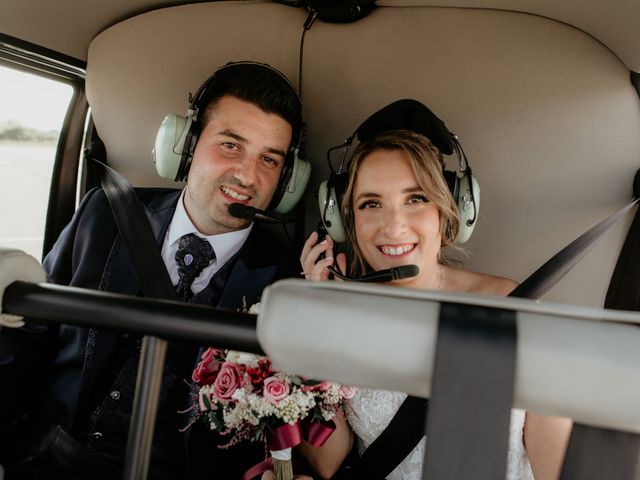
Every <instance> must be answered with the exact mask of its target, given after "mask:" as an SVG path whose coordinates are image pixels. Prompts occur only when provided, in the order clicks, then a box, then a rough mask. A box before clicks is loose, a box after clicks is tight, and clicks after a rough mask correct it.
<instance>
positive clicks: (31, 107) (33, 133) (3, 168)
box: [0, 66, 73, 259]
mask: <svg viewBox="0 0 640 480" xmlns="http://www.w3.org/2000/svg"><path fill="white" fill-rule="evenodd" d="M72 95H73V87H71V86H70V85H68V84H65V83H62V82H58V81H55V80H52V79H49V78H45V77H42V76H39V75H34V74H30V73H25V72H23V71H18V70H15V69H12V68H7V67H3V66H0V106H1V107H0V219H1V221H0V246H9V247H14V248H19V249H22V250H24V251H26V252H28V253H29V254H31V255H33V256H34V257H35V258H37V259H40V258H41V256H42V246H43V239H44V228H45V219H46V215H47V205H48V201H49V190H50V184H51V174H52V172H53V166H54V163H55V158H56V148H57V145H58V139H59V137H60V131H61V130H62V124H63V122H64V118H65V114H66V112H67V109H68V107H69V102H70V100H71V97H72Z"/></svg>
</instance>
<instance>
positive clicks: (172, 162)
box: [153, 113, 191, 180]
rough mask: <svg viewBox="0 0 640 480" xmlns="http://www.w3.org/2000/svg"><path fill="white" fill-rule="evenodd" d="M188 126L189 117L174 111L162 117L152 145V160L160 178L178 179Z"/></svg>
mask: <svg viewBox="0 0 640 480" xmlns="http://www.w3.org/2000/svg"><path fill="white" fill-rule="evenodd" d="M190 127H191V119H190V118H189V117H183V116H181V115H176V114H175V113H170V114H169V115H167V116H166V117H164V120H163V121H162V124H161V125H160V128H159V129H158V133H157V134H156V140H155V143H154V147H153V162H154V163H155V165H156V171H157V172H158V175H160V176H161V177H162V178H167V179H169V180H176V179H178V173H179V170H180V164H181V163H182V151H183V149H184V142H185V140H186V138H187V134H188V131H189V129H190Z"/></svg>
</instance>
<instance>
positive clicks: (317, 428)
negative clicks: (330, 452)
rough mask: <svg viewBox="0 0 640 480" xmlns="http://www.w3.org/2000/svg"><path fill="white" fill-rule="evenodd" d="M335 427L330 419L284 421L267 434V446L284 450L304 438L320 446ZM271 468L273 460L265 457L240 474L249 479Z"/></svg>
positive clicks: (245, 479) (243, 479) (270, 448)
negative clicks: (293, 422) (292, 422)
mask: <svg viewBox="0 0 640 480" xmlns="http://www.w3.org/2000/svg"><path fill="white" fill-rule="evenodd" d="M335 429H336V424H335V423H333V422H332V421H329V422H311V421H304V422H303V423H302V425H301V423H300V422H296V423H295V424H293V425H290V424H288V423H285V424H284V425H281V426H279V427H276V428H275V429H274V430H273V432H271V433H270V434H269V435H267V447H268V448H269V450H274V451H275V450H284V449H286V448H292V447H295V446H296V445H299V444H300V443H302V440H305V441H306V442H307V443H310V444H311V445H313V446H314V447H321V446H322V445H324V442H326V441H327V439H328V438H329V437H330V436H331V434H332V433H333V431H334V430H335ZM271 469H273V462H272V460H271V458H267V459H265V460H263V461H262V462H260V463H258V464H256V465H254V466H253V467H251V468H250V469H249V470H247V471H246V472H245V473H244V475H243V476H242V480H251V479H252V478H255V477H257V476H258V475H262V474H263V473H264V472H266V471H267V470H271Z"/></svg>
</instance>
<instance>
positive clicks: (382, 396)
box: [345, 388, 533, 480]
mask: <svg viewBox="0 0 640 480" xmlns="http://www.w3.org/2000/svg"><path fill="white" fill-rule="evenodd" d="M405 398H407V395H406V394H405V393H401V392H391V391H387V390H371V389H364V388H363V389H359V390H358V392H357V393H356V395H355V396H354V397H353V398H352V399H351V400H349V401H347V403H346V408H345V411H346V415H347V420H348V422H349V424H350V425H351V428H352V429H353V431H354V433H355V434H356V436H357V441H358V452H359V454H360V455H362V453H363V452H364V451H365V450H366V449H367V447H368V446H369V445H371V443H373V441H374V440H375V439H376V438H378V436H379V435H380V434H381V433H382V432H383V430H384V429H385V428H386V427H387V425H388V424H389V422H391V419H392V418H393V416H394V415H395V413H396V412H397V411H398V408H400V405H402V402H404V400H405ZM524 417H525V412H524V411H523V410H515V409H514V410H512V411H511V429H510V433H509V455H508V460H507V475H506V478H507V480H533V475H532V473H531V467H530V466H529V460H528V459H527V455H526V453H525V450H524V444H523V442H522V434H523V427H524ZM425 445H426V439H425V438H423V439H422V440H421V441H420V442H419V443H418V445H416V447H415V448H414V449H413V450H412V451H411V453H409V455H407V457H406V458H405V459H404V460H403V461H402V462H401V463H400V465H398V466H397V467H396V468H395V470H393V472H391V474H390V475H389V476H388V477H387V479H388V480H421V479H422V462H423V458H424V449H425Z"/></svg>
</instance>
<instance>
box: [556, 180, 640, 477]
mask: <svg viewBox="0 0 640 480" xmlns="http://www.w3.org/2000/svg"><path fill="white" fill-rule="evenodd" d="M639 176H640V171H639V173H638V174H636V181H637V180H638V178H639ZM604 306H605V308H613V309H620V310H640V210H638V211H636V215H635V217H634V219H633V222H632V223H631V227H630V228H629V232H628V233H627V238H626V239H625V242H624V245H623V246H622V249H621V250H620V256H619V257H618V261H617V263H616V267H615V269H614V271H613V275H612V276H611V282H610V283H609V289H608V291H607V296H606V298H605V302H604ZM639 457H640V435H638V434H634V433H627V432H620V431H615V430H608V429H604V428H597V427H591V426H588V425H582V424H575V425H574V426H573V430H572V432H571V438H570V439H569V447H568V448H567V454H566V456H565V461H564V465H563V469H562V476H561V479H562V480H570V479H573V478H580V479H585V480H596V479H598V480H599V479H602V478H606V479H611V480H631V479H636V478H640V468H638V460H639Z"/></svg>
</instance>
